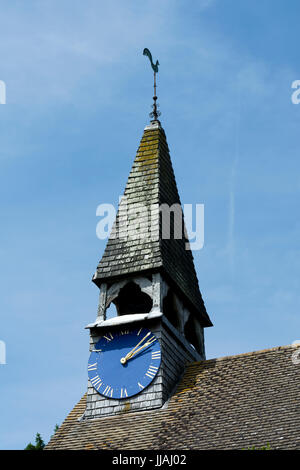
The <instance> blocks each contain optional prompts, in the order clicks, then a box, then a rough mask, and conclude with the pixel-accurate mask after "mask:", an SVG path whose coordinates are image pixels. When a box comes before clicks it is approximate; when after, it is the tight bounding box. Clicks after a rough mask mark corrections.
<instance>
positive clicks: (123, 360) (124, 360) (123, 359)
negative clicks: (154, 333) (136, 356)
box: [121, 331, 151, 365]
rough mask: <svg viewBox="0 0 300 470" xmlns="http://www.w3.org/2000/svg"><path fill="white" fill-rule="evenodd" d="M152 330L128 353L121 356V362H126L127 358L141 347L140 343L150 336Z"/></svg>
mask: <svg viewBox="0 0 300 470" xmlns="http://www.w3.org/2000/svg"><path fill="white" fill-rule="evenodd" d="M150 334H151V333H150V331H149V333H147V334H146V336H144V338H142V339H141V341H140V342H139V343H138V344H137V345H136V346H135V347H134V348H133V349H132V350H131V351H130V352H129V353H128V354H126V356H125V357H122V358H121V364H123V365H124V364H126V362H127V360H128V359H129V358H130V357H131V355H132V354H133V352H134V351H135V350H136V349H137V348H138V347H139V345H140V344H142V342H143V341H145V339H146V338H148V336H149V335H150Z"/></svg>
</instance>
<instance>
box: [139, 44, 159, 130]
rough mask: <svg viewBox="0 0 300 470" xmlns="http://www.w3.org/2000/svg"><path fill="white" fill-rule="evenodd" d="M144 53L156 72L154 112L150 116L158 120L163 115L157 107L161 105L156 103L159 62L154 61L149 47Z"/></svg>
mask: <svg viewBox="0 0 300 470" xmlns="http://www.w3.org/2000/svg"><path fill="white" fill-rule="evenodd" d="M143 55H146V56H147V57H148V58H149V60H150V64H151V67H152V69H153V72H154V96H153V101H154V104H153V105H152V108H153V111H152V113H150V117H152V118H153V121H158V117H159V116H160V115H161V112H160V111H158V109H157V108H158V106H159V105H158V103H156V101H157V96H156V74H157V73H158V66H159V62H158V60H157V61H156V63H155V64H154V62H153V60H152V54H151V52H150V51H149V49H147V48H146V47H145V49H144V51H143Z"/></svg>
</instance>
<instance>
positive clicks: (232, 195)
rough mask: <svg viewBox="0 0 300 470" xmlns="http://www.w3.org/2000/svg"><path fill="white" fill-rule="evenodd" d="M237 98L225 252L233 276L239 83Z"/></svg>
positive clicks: (238, 141) (238, 142) (239, 101)
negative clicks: (226, 252)
mask: <svg viewBox="0 0 300 470" xmlns="http://www.w3.org/2000/svg"><path fill="white" fill-rule="evenodd" d="M237 94H238V96H237V111H236V122H235V150H234V159H233V162H232V167H231V172H230V178H229V220H228V246H227V251H228V255H229V263H230V271H231V274H232V275H233V274H234V259H235V243H234V225H235V179H236V173H237V165H238V161H239V153H240V114H241V90H240V82H239V83H238V93H237Z"/></svg>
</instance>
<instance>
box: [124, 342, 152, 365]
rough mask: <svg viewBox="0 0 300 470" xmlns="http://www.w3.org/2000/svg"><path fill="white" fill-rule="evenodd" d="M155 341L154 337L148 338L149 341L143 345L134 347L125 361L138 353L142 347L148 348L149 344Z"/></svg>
mask: <svg viewBox="0 0 300 470" xmlns="http://www.w3.org/2000/svg"><path fill="white" fill-rule="evenodd" d="M155 341H156V338H150V339H149V341H147V343H145V344H143V346H141V347H140V348H138V349H136V350H135V351H134V352H133V353H132V354H130V356H129V357H128V358H127V361H128V360H129V359H131V358H132V357H133V356H135V355H136V354H137V353H139V352H140V351H141V350H142V349H144V348H148V346H151V344H152V343H154V342H155Z"/></svg>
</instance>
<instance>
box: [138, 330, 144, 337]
mask: <svg viewBox="0 0 300 470" xmlns="http://www.w3.org/2000/svg"><path fill="white" fill-rule="evenodd" d="M142 329H143V328H140V329H139V331H138V332H137V336H139V335H140V334H141V331H142Z"/></svg>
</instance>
